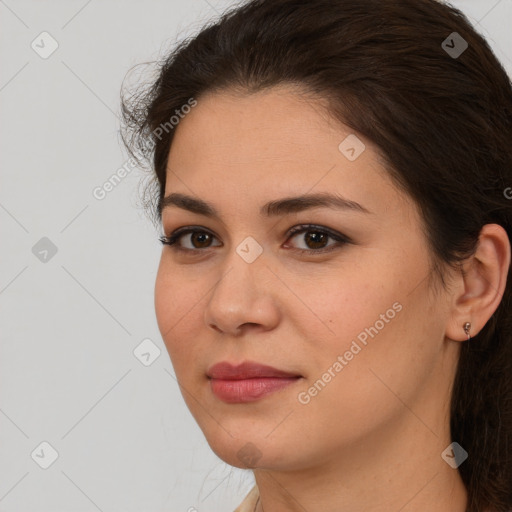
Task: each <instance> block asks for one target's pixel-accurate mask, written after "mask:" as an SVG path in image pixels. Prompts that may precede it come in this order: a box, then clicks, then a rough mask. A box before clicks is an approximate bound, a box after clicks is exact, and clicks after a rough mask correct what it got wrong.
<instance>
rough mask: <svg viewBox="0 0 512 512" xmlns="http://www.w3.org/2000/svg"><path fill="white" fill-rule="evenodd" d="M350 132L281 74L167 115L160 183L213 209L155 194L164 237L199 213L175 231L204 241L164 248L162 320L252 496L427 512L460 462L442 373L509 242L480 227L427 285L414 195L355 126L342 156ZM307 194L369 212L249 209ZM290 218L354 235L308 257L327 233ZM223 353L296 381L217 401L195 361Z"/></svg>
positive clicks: (478, 316)
mask: <svg viewBox="0 0 512 512" xmlns="http://www.w3.org/2000/svg"><path fill="white" fill-rule="evenodd" d="M351 133H352V131H351V130H350V128H348V127H346V126H343V125H340V124H339V123H336V122H335V121H334V120H332V119H330V118H329V117H328V116H327V114H326V113H325V111H324V110H323V109H322V108H321V107H320V103H319V102H315V101H313V99H309V100H308V99H307V98H306V97H305V96H304V95H302V96H301V95H299V94H298V93H297V90H296V89H293V88H292V87H291V86H283V85H282V86H279V87H274V88H272V89H269V90H266V91H264V92H260V93H256V94H250V95H249V94H235V93H234V92H233V91H227V90H226V91H222V92H217V93H212V94H208V95H206V96H203V97H201V98H200V99H199V101H198V105H197V106H196V107H195V108H194V109H192V111H191V112H190V113H189V114H187V116H185V118H184V119H183V120H181V121H180V124H179V125H178V127H177V128H176V132H175V138H174V141H173V144H172V147H171V150H170V155H169V165H168V170H167V183H166V188H165V194H166V195H167V194H169V193H171V192H181V193H184V194H187V195H191V196H194V197H197V198H201V199H203V200H205V201H207V202H209V203H212V204H213V205H214V206H215V208H217V209H218V210H219V212H220V215H221V217H220V219H214V218H209V217H206V216H203V215H199V214H197V213H192V212H189V211H186V210H184V209H181V208H178V207H176V206H169V207H168V208H165V209H164V211H163V214H162V227H163V231H164V233H165V235H167V236H169V235H170V234H171V233H172V232H173V231H175V230H176V229H177V228H180V227H182V226H197V227H198V228H199V229H203V230H207V232H211V233H212V234H213V238H211V241H210V242H209V243H208V242H206V243H205V242H204V241H203V242H202V243H201V240H199V241H198V240H197V239H195V240H194V238H193V237H191V236H190V235H187V234H186V235H184V236H183V237H182V238H181V241H180V242H179V243H181V245H182V246H183V247H185V248H189V249H191V250H194V249H195V251H196V252H197V253H199V252H200V251H203V252H201V253H200V254H199V255H198V256H195V257H194V256H192V255H187V254H183V253H179V252H176V251H174V250H173V248H172V247H170V246H164V247H163V250H162V256H161V261H160V266H159V269H158V274H157V280H156V286H155V308H156V316H157V321H158V325H159V329H160V331H161V333H162V337H163V339H164V342H165V344H166V347H167V350H168V352H169V355H170V358H171V361H172V364H173V366H174V369H175V373H176V377H177V379H178V382H179V384H180V388H181V391H182V394H183V397H184V399H185V401H186V404H187V406H188V407H189V409H190V411H191V413H192V415H193V416H194V418H195V420H196V421H197V423H198V425H199V427H200V428H201V429H202V431H203V433H204V435H205V437H206V439H207V441H208V443H209V445H210V447H211V448H212V450H213V451H214V452H215V453H216V454H217V455H218V456H219V457H220V458H222V459H223V460H224V461H226V462H227V463H228V464H231V465H233V466H236V467H240V468H247V467H252V469H253V472H254V476H255V479H256V483H257V485H258V488H259V492H260V502H259V503H258V507H257V510H258V511H261V510H263V509H264V510H265V512H277V511H280V512H283V511H299V510H300V511H304V510H307V511H309V512H314V511H320V510H321V511H322V512H335V511H336V512H340V511H342V512H345V511H350V512H363V511H365V512H389V511H392V510H396V511H398V510H400V511H401V512H412V511H415V512H420V511H425V512H427V511H431V510H433V508H432V506H433V504H434V503H435V509H436V510H437V511H439V512H445V511H446V512H463V511H465V509H466V503H467V493H466V490H465V488H464V485H463V483H462V480H461V478H460V475H459V472H458V471H457V470H454V469H452V468H451V467H450V466H449V465H448V464H447V463H446V462H445V461H444V460H443V458H442V457H441V453H442V452H443V451H444V450H445V449H446V448H447V447H448V445H449V444H450V443H451V441H452V440H451V438H450V433H449V403H450V396H451V389H452V383H453V379H454V376H455V369H456V364H457V361H458V357H459V353H460V347H461V343H463V342H466V340H467V336H466V334H465V333H464V330H463V325H464V323H465V322H468V321H469V322H471V332H470V334H471V335H473V336H474V335H475V334H477V333H478V332H479V331H480V330H481V329H482V328H483V327H484V325H485V323H486V322H487V321H488V319H489V318H490V317H491V315H492V314H493V313H494V311H495V310H496V308H497V307H498V305H499V303H500V301H501V298H502V296H503V292H504V289H505V285H506V275H507V269H508V267H509V265H510V243H509V241H508V238H507V235H506V232H505V231H504V230H503V228H501V227H500V226H498V225H495V224H489V225H487V226H485V227H484V228H483V229H482V232H481V235H480V244H479V247H478V250H477V252H476V254H475V255H474V256H473V257H472V258H471V259H469V260H467V262H466V264H465V267H464V268H465V270H466V275H465V276H464V277H462V275H461V274H460V273H455V272H454V271H450V272H449V271H448V270H446V272H447V274H446V275H447V280H448V282H449V284H450V287H449V290H448V291H445V290H443V289H442V288H441V287H440V286H438V287H436V288H433V282H432V280H433V279H434V277H433V275H432V273H431V272H430V266H429V263H430V262H429V259H428V249H427V242H426V239H425V238H424V235H423V232H422V231H421V229H420V227H421V217H420V215H419V213H418V211H417V209H416V206H415V204H414V203H413V202H412V201H411V200H410V199H409V198H408V197H407V196H406V195H405V194H403V193H402V192H400V191H399V190H398V189H397V188H396V187H395V186H394V185H393V184H392V182H391V180H390V178H389V177H388V175H387V174H386V172H385V170H384V168H383V166H382V164H381V160H380V159H379V155H378V153H377V149H376V148H375V147H374V146H373V145H372V144H371V143H370V142H369V141H367V140H365V139H364V138H363V137H361V136H359V139H360V140H362V141H363V142H364V144H365V145H366V149H365V150H364V151H363V152H362V154H361V155H360V156H359V157H358V158H357V159H356V160H354V161H349V160H348V159H347V158H346V157H345V156H344V155H343V154H342V153H341V152H340V150H339V149H338V145H339V144H340V142H341V141H343V140H344V139H345V137H346V136H347V135H349V134H351ZM316 192H331V193H332V192H336V193H338V194H341V195H342V196H343V197H345V198H347V199H350V200H353V201H357V202H358V203H360V204H361V205H363V206H364V207H365V208H367V209H368V210H370V212H371V213H370V214H365V213H359V212H356V211H350V210H346V211H345V210H334V209H330V208H316V209H310V210H306V211H302V212H298V213H294V214H287V215H283V216H279V217H276V218H266V217H264V216H260V215H259V208H260V206H261V205H262V204H264V203H266V202H267V201H269V200H275V199H280V198H283V197H288V196H296V195H301V194H305V193H316ZM299 224H315V225H318V226H321V227H326V228H330V229H331V230H334V231H336V232H339V233H342V234H344V235H346V236H348V237H350V238H351V240H352V243H349V244H345V245H340V246H338V247H337V248H336V249H334V250H333V251H332V252H329V253H325V254H317V255H315V254H314V251H318V250H319V249H320V248H323V247H325V246H333V244H336V242H335V241H334V240H333V239H330V238H329V239H325V241H324V242H323V244H322V243H317V244H316V245H315V244H314V243H313V242H311V241H309V242H308V233H309V234H311V231H313V232H316V231H315V229H314V228H313V229H310V230H309V231H308V232H302V233H298V234H295V235H293V236H291V237H289V236H287V235H286V234H287V232H288V230H289V229H290V228H292V227H294V226H297V225H299ZM248 236H251V237H253V238H254V239H255V240H256V241H257V242H258V244H259V245H260V246H261V248H262V250H263V252H262V254H261V255H260V256H259V257H258V258H257V259H256V260H255V261H254V262H252V263H247V262H246V261H245V260H244V259H242V257H241V256H240V255H239V254H238V253H237V252H236V248H237V246H238V245H239V244H240V243H241V242H242V241H243V240H244V239H245V238H246V237H248ZM194 244H195V245H194ZM299 249H306V250H309V251H310V253H308V254H305V255H304V254H300V253H299V252H298V250H299ZM396 302H398V303H400V304H401V306H402V309H401V311H399V312H396V315H394V318H393V319H391V320H389V321H388V322H386V323H385V325H384V327H383V328H381V329H380V330H379V331H378V334H376V335H374V337H373V338H372V337H368V341H367V345H366V346H364V345H362V349H361V351H360V352H358V353H357V355H355V356H354V357H353V359H352V360H350V361H348V362H347V363H348V364H347V365H346V366H344V367H343V369H342V370H341V371H339V372H334V373H335V375H336V376H335V377H332V378H331V380H330V382H328V383H327V384H326V385H325V387H323V389H322V390H321V391H319V392H318V393H317V394H316V396H313V397H311V400H310V401H309V403H307V404H303V403H300V402H299V400H298V393H300V392H304V391H307V390H308V389H309V388H310V387H311V386H313V384H314V383H315V381H318V379H320V378H321V377H322V375H323V374H325V373H326V372H327V370H328V368H330V367H332V366H333V363H334V362H335V361H336V360H337V358H338V356H339V355H341V356H343V354H344V353H345V352H346V351H347V350H349V348H350V346H351V343H352V341H353V340H357V336H358V334H360V333H361V332H362V331H364V330H365V328H369V327H370V326H374V324H375V323H376V321H377V320H379V318H382V317H380V315H381V314H386V311H387V310H389V309H390V308H392V305H393V304H394V303H396ZM470 342H471V341H470ZM359 345H361V343H359ZM226 360H227V361H229V362H231V363H233V364H238V363H240V362H242V361H245V360H252V361H257V362H260V363H262V364H267V365H270V366H274V367H276V368H279V369H283V370H285V371H289V372H293V373H297V374H300V375H301V376H302V378H301V379H300V380H298V381H297V382H295V383H293V384H292V385H291V386H288V387H287V388H285V389H282V390H279V391H277V392H275V393H273V394H271V395H268V396H266V397H264V398H262V399H260V400H258V401H256V402H251V403H244V404H227V403H224V402H222V401H221V400H219V399H218V398H217V397H216V396H215V395H214V394H213V393H212V392H211V390H210V385H209V380H208V378H207V376H206V371H207V369H208V368H209V367H210V366H211V365H213V364H215V363H218V362H220V361H226ZM247 443H252V445H249V446H253V447H252V448H248V446H246V445H247ZM244 446H246V448H245V450H251V449H252V452H253V454H255V458H257V460H256V461H255V462H253V463H252V464H249V463H247V459H243V458H240V457H239V456H238V455H237V452H238V451H239V450H240V449H241V448H243V447H244ZM470 456H471V454H470ZM258 457H259V458H258ZM244 460H245V462H244Z"/></svg>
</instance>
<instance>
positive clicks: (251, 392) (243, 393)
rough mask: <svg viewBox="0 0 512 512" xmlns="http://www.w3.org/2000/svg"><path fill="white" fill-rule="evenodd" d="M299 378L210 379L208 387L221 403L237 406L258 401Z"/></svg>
mask: <svg viewBox="0 0 512 512" xmlns="http://www.w3.org/2000/svg"><path fill="white" fill-rule="evenodd" d="M300 378H301V377H290V378H278V377H258V378H254V379H243V380H222V379H210V387H211V390H212V391H213V393H214V394H215V395H216V396H217V397H218V398H220V399H221V400H222V401H223V402H227V403H230V404H238V403H244V402H254V401H256V400H259V399H260V398H263V397H264V396H267V395H270V394H271V393H274V392H275V391H278V390H280V389H283V388H285V387H287V386H289V385H290V384H293V383H294V382H296V381H298V380H299V379H300Z"/></svg>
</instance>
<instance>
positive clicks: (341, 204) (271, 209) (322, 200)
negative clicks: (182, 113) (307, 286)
mask: <svg viewBox="0 0 512 512" xmlns="http://www.w3.org/2000/svg"><path fill="white" fill-rule="evenodd" d="M170 206H176V207H178V208H182V209H183V210H187V211H189V212H192V213H197V214H199V215H204V216H206V217H212V218H217V219H220V214H219V212H218V211H217V209H216V208H215V207H214V206H213V205H212V204H210V203H207V202H206V201H203V200H202V199H198V198H196V197H192V196H187V195H185V194H180V193H177V192H174V193H171V194H169V195H167V196H165V197H163V198H161V199H160V201H159V203H158V211H159V213H160V215H161V214H162V212H163V210H164V209H165V208H168V207H170ZM311 208H331V209H336V210H350V211H355V212H361V213H373V212H371V211H369V210H368V209H366V208H365V207H364V206H362V205H360V204H359V203H356V202H355V201H350V200H349V199H345V198H344V197H342V196H340V195H336V194H330V193H327V192H323V193H317V194H304V195H301V196H296V197H285V198H283V199H277V200H274V201H269V202H268V203H266V204H264V205H263V206H262V207H261V208H260V215H261V216H266V217H276V216H279V215H286V214H291V213H297V212H301V211H304V210H308V209H311Z"/></svg>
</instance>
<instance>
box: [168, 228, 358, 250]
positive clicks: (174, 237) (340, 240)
mask: <svg viewBox="0 0 512 512" xmlns="http://www.w3.org/2000/svg"><path fill="white" fill-rule="evenodd" d="M307 232H313V233H321V234H325V235H327V236H328V237H329V238H332V239H333V240H335V241H336V242H337V243H336V244H332V245H331V246H329V247H327V248H324V249H295V251H298V252H299V253H300V254H309V255H311V254H325V253H329V252H331V251H333V250H335V249H338V248H340V246H343V245H345V244H350V243H353V242H352V240H351V239H350V238H349V237H347V236H346V235H343V234H341V233H336V232H335V231H331V230H330V229H327V228H324V227H320V226H315V225H313V224H301V225H299V226H295V227H294V228H292V229H290V230H289V231H288V233H287V237H288V238H291V237H292V236H293V235H297V234H299V233H307ZM190 233H207V234H208V235H210V236H213V237H215V235H214V234H213V233H211V232H210V231H208V230H206V229H200V228H189V227H187V228H180V229H177V230H176V231H175V232H174V233H172V234H171V236H168V237H167V236H161V237H160V238H159V240H160V242H162V244H163V245H169V246H171V249H172V250H173V251H180V252H182V253H189V254H191V253H196V254H194V256H197V255H198V254H199V253H200V252H205V251H207V250H208V249H210V247H207V248H205V249H188V248H186V247H180V246H179V245H177V244H176V242H177V241H178V240H179V239H180V238H181V237H182V236H183V235H187V234H190ZM215 238H216V237H215ZM288 238H287V239H288Z"/></svg>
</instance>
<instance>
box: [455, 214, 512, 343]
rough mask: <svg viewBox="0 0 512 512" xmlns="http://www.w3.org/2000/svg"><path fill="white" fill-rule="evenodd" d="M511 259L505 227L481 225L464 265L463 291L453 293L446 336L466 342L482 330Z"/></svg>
mask: <svg viewBox="0 0 512 512" xmlns="http://www.w3.org/2000/svg"><path fill="white" fill-rule="evenodd" d="M510 259H511V247H510V240H509V238H508V235H507V232H506V231H505V229H504V228H503V227H502V226H500V225H498V224H486V225H485V226H483V227H482V229H481V231H480V235H479V239H478V246H477V249H476V251H475V254H474V255H473V256H471V257H469V258H468V259H467V260H466V261H465V262H464V264H463V270H464V271H463V273H462V275H461V276H460V279H461V280H462V284H463V286H462V292H457V294H456V295H454V296H453V301H452V304H453V306H452V311H451V315H450V318H449V323H448V325H447V329H446V337H448V338H449V339H452V340H456V341H467V340H468V339H470V338H474V337H475V336H476V335H477V334H478V333H479V332H480V331H481V330H482V329H483V327H484V326H485V324H486V323H487V321H488V320H489V318H491V316H492V315H493V314H494V312H495V311H496V310H497V309H498V306H499V305H500V302H501V299H502V298H503V294H504V293H505V287H506V284H507V276H508V273H509V269H510ZM467 323H469V324H470V326H469V327H468V326H467V325H466V324H467ZM468 335H469V336H470V338H468Z"/></svg>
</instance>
